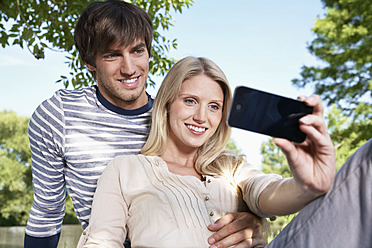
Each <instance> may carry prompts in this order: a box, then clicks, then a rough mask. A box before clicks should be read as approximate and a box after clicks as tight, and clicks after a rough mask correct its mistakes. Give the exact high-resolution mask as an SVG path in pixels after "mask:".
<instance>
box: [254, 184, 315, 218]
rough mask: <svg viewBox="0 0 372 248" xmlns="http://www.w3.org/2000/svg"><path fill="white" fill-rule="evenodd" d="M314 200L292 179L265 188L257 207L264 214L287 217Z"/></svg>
mask: <svg viewBox="0 0 372 248" xmlns="http://www.w3.org/2000/svg"><path fill="white" fill-rule="evenodd" d="M315 198H316V197H315V196H310V195H308V194H305V193H304V191H302V190H301V189H300V188H299V187H298V185H297V184H296V182H295V180H294V179H293V178H286V179H281V180H278V181H275V182H272V183H271V184H269V185H268V186H267V187H266V188H265V190H264V191H263V192H262V193H261V194H260V197H259V207H260V210H261V211H262V212H263V213H265V214H269V215H288V214H293V213H296V212H298V211H299V210H301V209H302V208H303V207H304V206H306V204H308V203H309V202H311V201H312V200H314V199H315Z"/></svg>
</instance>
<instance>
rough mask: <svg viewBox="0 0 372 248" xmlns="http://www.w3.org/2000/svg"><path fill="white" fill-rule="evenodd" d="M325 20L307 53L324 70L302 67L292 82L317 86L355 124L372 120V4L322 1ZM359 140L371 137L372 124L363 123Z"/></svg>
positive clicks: (318, 25) (362, 0)
mask: <svg viewBox="0 0 372 248" xmlns="http://www.w3.org/2000/svg"><path fill="white" fill-rule="evenodd" d="M322 2H323V3H324V5H325V7H326V15H325V17H324V18H320V19H317V20H316V23H315V26H314V28H313V32H314V33H315V35H316V38H315V39H314V40H313V41H312V42H311V43H310V44H309V45H308V50H309V51H310V53H311V54H312V55H314V56H315V57H317V58H318V59H319V60H320V61H321V62H322V65H321V66H303V67H302V70H301V73H300V75H301V78H299V79H294V80H293V81H292V82H293V84H294V85H296V86H298V87H304V86H305V85H310V84H312V85H314V86H315V93H316V94H319V95H320V96H321V97H322V98H323V99H324V100H325V101H326V102H327V103H328V104H329V105H332V104H336V105H337V107H338V108H340V109H341V110H342V112H343V113H344V114H345V115H349V116H352V118H353V121H356V122H359V120H360V119H361V118H366V119H371V118H372V113H371V111H369V112H368V111H367V112H368V113H366V112H361V110H363V111H364V110H370V109H371V106H372V100H371V99H372V98H371V97H372V53H371V47H372V35H371V34H372V1H371V0H347V1H346V0H322ZM360 124H361V125H362V126H360V129H361V131H360V135H358V136H359V137H360V138H358V137H355V139H356V141H355V144H357V143H358V142H359V141H360V140H362V139H364V138H370V137H372V126H371V123H370V122H369V123H363V122H361V123H360Z"/></svg>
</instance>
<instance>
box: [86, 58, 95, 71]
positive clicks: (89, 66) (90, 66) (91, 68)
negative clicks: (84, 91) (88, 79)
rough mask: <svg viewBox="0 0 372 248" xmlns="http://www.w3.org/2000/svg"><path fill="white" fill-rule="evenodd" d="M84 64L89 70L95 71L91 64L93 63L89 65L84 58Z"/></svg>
mask: <svg viewBox="0 0 372 248" xmlns="http://www.w3.org/2000/svg"><path fill="white" fill-rule="evenodd" d="M84 64H85V65H86V66H87V68H88V70H89V71H96V67H95V66H93V65H91V64H89V63H88V62H86V61H85V60H84Z"/></svg>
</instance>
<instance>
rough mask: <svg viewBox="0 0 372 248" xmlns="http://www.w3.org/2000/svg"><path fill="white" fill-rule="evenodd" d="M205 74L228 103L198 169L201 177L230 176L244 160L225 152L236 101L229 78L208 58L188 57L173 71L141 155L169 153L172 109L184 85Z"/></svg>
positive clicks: (198, 160) (161, 93) (163, 87)
mask: <svg viewBox="0 0 372 248" xmlns="http://www.w3.org/2000/svg"><path fill="white" fill-rule="evenodd" d="M201 74H202V75H205V76H207V77H209V78H211V79H212V80H214V81H216V82H217V83H218V84H219V85H220V86H221V88H222V91H223V94H224V103H223V109H222V118H221V122H220V124H219V126H218V128H217V130H216V132H215V133H214V134H213V135H212V137H211V138H210V139H208V141H207V142H206V143H204V144H203V145H202V146H201V147H200V148H199V150H198V154H197V158H196V161H195V169H196V170H197V171H198V172H199V173H200V174H210V175H216V174H222V173H226V168H230V169H228V170H229V171H230V172H232V171H233V170H235V169H234V168H235V167H236V165H238V164H241V162H242V161H243V159H242V157H241V156H237V157H235V156H234V155H233V154H232V153H228V152H226V151H224V149H225V147H226V144H227V143H228V141H229V139H230V132H231V128H230V127H229V126H228V125H227V122H226V120H227V115H228V110H229V105H230V103H231V98H232V96H231V90H230V87H229V85H228V81H227V78H226V76H225V74H224V73H223V72H222V70H221V69H220V68H219V67H218V66H217V65H216V64H215V63H214V62H212V61H211V60H209V59H207V58H202V57H198V58H196V57H191V56H190V57H186V58H184V59H182V60H180V61H179V62H177V63H176V64H175V65H174V66H173V67H172V68H171V69H170V70H169V72H168V74H167V76H166V77H165V78H164V81H163V83H162V85H161V86H160V88H159V91H158V93H157V95H156V98H155V101H154V107H153V112H152V124H151V129H150V134H149V137H148V139H147V142H146V143H145V145H144V147H143V148H142V150H141V153H142V154H144V155H150V156H160V155H162V154H163V153H164V152H165V149H166V146H167V136H168V128H169V124H168V109H169V106H170V104H171V103H172V102H173V101H174V100H175V99H176V98H177V96H178V94H179V92H180V89H181V85H182V83H183V82H184V81H185V80H187V79H190V78H191V77H194V76H197V75H201ZM231 169H233V170H231Z"/></svg>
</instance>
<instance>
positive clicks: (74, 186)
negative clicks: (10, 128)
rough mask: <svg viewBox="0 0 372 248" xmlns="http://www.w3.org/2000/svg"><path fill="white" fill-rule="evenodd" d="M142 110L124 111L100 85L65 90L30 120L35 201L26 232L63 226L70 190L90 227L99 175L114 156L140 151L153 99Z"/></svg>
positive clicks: (79, 213) (36, 233) (48, 231)
mask: <svg viewBox="0 0 372 248" xmlns="http://www.w3.org/2000/svg"><path fill="white" fill-rule="evenodd" d="M149 99H150V101H149V103H148V104H147V105H145V106H144V107H142V108H140V109H138V110H132V111H125V110H121V111H118V110H117V107H115V106H113V105H110V103H109V102H107V101H106V100H105V99H103V97H102V95H100V93H99V92H98V91H97V88H96V87H91V88H84V89H80V90H73V91H69V90H59V91H57V92H56V93H55V94H54V95H53V97H51V98H50V99H48V100H46V101H44V102H43V103H42V104H41V105H40V106H39V107H38V108H37V109H36V111H35V112H34V114H33V116H32V118H31V121H30V124H29V139H30V145H31V152H32V174H33V187H34V191H35V195H34V202H33V205H32V208H31V211H30V216H29V220H28V223H27V229H26V233H27V234H28V235H30V236H34V237H48V236H51V235H54V234H57V233H58V232H60V230H61V226H62V220H63V217H64V210H65V198H66V194H67V192H68V194H69V195H70V197H71V199H72V202H73V204H74V208H75V212H76V215H77V217H78V219H79V221H80V222H81V224H82V225H83V228H85V227H86V226H87V224H88V220H89V215H90V208H91V204H92V200H93V195H94V192H95V189H96V185H97V180H98V178H99V177H100V175H101V173H102V172H103V170H104V168H105V167H106V165H107V164H108V163H109V161H111V160H112V159H113V158H114V157H116V156H119V155H127V154H138V153H139V152H140V150H141V148H142V146H143V144H144V142H145V140H146V138H147V134H148V131H149V125H150V121H151V109H152V102H153V101H152V99H151V98H150V97H149Z"/></svg>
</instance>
